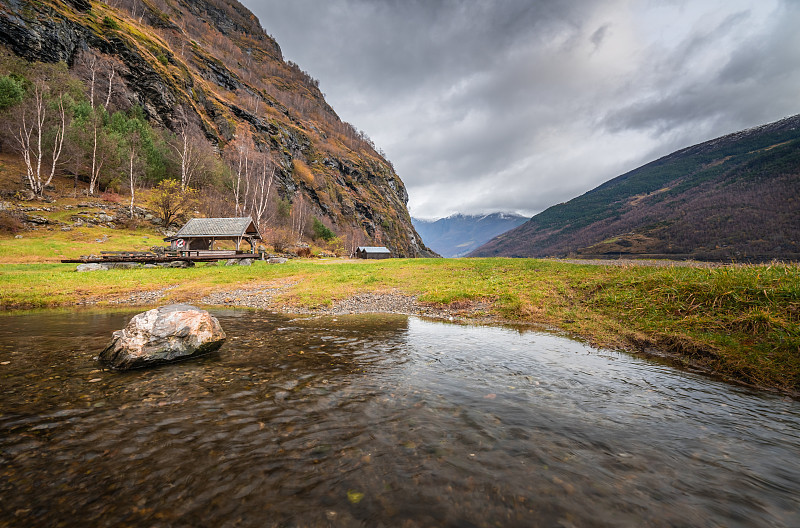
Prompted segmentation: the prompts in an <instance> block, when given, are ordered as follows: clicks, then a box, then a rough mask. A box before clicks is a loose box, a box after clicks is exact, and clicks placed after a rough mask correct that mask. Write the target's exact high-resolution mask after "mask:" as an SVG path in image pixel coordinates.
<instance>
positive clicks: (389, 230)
mask: <svg viewBox="0 0 800 528" xmlns="http://www.w3.org/2000/svg"><path fill="white" fill-rule="evenodd" d="M0 44H3V45H5V46H6V47H7V48H8V49H10V50H11V51H13V53H14V54H16V55H17V56H19V57H22V58H24V59H26V60H28V61H40V62H45V63H58V62H65V63H66V64H67V65H68V66H69V68H70V71H71V72H73V74H74V75H75V76H77V77H78V78H80V79H81V80H83V81H84V83H85V84H86V85H87V86H89V84H90V83H91V85H92V86H94V85H95V84H96V85H97V90H96V91H97V92H98V93H99V92H102V99H105V98H106V94H105V90H106V88H105V87H106V85H109V86H111V87H112V91H110V92H109V96H108V97H109V101H110V102H111V106H114V107H116V108H119V109H122V110H125V109H127V108H131V107H133V106H137V105H138V106H139V107H141V108H142V110H143V111H144V114H145V115H146V117H147V118H148V120H149V121H150V123H151V124H152V125H153V126H156V127H159V128H166V129H169V130H171V131H173V132H176V133H178V132H180V131H181V130H186V129H187V127H193V128H194V129H196V130H198V135H199V136H200V137H202V138H203V144H205V145H208V150H213V151H214V152H215V154H218V155H219V156H220V158H224V156H225V155H230V153H232V156H233V157H235V156H236V153H237V151H238V152H239V153H241V152H242V147H240V146H239V143H236V142H237V141H239V142H241V144H248V145H250V146H249V147H248V148H250V149H251V151H252V152H255V153H259V154H265V155H266V156H268V157H269V158H270V159H271V160H273V163H274V165H275V167H276V172H275V190H276V191H277V195H278V196H280V197H281V198H282V199H283V200H284V202H285V203H291V204H301V205H302V207H303V208H305V210H307V213H306V214H305V216H303V218H304V219H305V218H307V219H309V220H310V219H311V218H318V219H320V220H321V221H322V222H323V223H324V224H325V225H327V226H329V227H330V228H331V229H332V230H333V232H335V233H336V234H338V235H340V236H342V237H344V236H347V237H348V239H349V240H351V241H354V242H357V243H361V244H373V245H386V246H388V247H389V248H390V249H392V250H393V251H394V253H395V254H396V255H399V256H406V257H414V256H427V255H430V254H431V253H430V251H429V250H428V249H427V248H426V247H425V246H424V245H423V243H422V240H421V239H420V237H419V235H418V234H417V233H416V232H415V230H414V227H413V226H412V224H411V219H410V216H409V214H408V211H407V208H406V204H407V202H408V195H407V193H406V189H405V186H404V185H403V182H402V181H401V180H400V178H399V177H398V175H397V174H396V173H395V171H394V169H393V167H392V165H391V163H390V162H388V161H387V160H386V159H385V158H384V156H383V155H382V154H381V153H379V152H377V151H376V149H375V147H374V145H373V144H372V142H371V141H370V140H369V138H368V137H366V135H365V134H364V133H363V132H360V131H358V130H357V129H356V128H354V127H353V126H351V125H350V124H348V123H344V122H342V121H341V120H340V119H339V117H338V116H337V115H336V113H335V112H334V111H333V109H332V108H331V107H330V106H329V105H328V104H327V103H326V102H325V99H324V96H323V94H322V93H321V92H320V90H319V88H318V82H317V81H316V80H314V79H313V78H311V77H310V76H309V75H308V74H307V73H306V72H304V71H302V70H301V69H300V68H299V67H298V66H297V65H296V64H293V63H291V62H286V61H284V60H283V57H282V54H281V49H280V47H279V46H278V44H277V43H276V42H275V41H274V40H273V39H272V38H271V37H270V36H269V35H267V34H266V33H265V32H264V30H263V29H262V28H261V25H260V22H259V21H258V20H257V19H256V17H255V16H254V15H253V14H252V13H251V12H250V11H248V10H247V9H246V8H245V7H243V6H242V5H241V4H239V3H238V2H236V1H235V0H117V1H115V2H99V1H90V0H69V1H55V0H42V1H36V2H33V1H22V0H0ZM0 74H2V72H0ZM95 81H96V82H95ZM112 92H113V94H112ZM93 94H94V90H93ZM94 95H95V98H97V99H101V96H100V95H99V94H94ZM265 163H266V162H265ZM231 164H232V163H231ZM228 187H229V188H230V187H231V186H230V185H228ZM237 200H238V197H237ZM237 208H238V201H237ZM298 222H299V220H298Z"/></svg>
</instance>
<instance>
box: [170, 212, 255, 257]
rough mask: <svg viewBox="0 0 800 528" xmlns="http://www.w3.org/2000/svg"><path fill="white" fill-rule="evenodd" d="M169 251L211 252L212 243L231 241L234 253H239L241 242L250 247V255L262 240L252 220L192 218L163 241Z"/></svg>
mask: <svg viewBox="0 0 800 528" xmlns="http://www.w3.org/2000/svg"><path fill="white" fill-rule="evenodd" d="M164 240H165V241H166V242H169V243H170V249H171V250H173V251H181V252H187V251H191V252H195V251H197V252H203V253H206V252H213V251H215V248H214V243H215V242H220V241H232V242H233V243H234V244H236V253H239V252H241V245H242V242H247V243H248V245H249V246H250V251H249V252H250V253H255V252H256V244H257V242H258V241H259V240H262V238H261V234H260V233H259V232H258V228H257V227H256V224H255V222H253V219H252V218H250V217H249V216H248V217H244V218H192V219H191V220H189V221H188V222H186V225H185V226H183V227H182V228H181V229H180V231H178V232H177V233H175V235H173V236H171V237H167V238H165V239H164Z"/></svg>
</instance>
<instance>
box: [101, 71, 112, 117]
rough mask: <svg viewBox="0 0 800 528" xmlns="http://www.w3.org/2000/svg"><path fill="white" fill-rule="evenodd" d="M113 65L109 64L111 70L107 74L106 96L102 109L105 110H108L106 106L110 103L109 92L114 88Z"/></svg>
mask: <svg viewBox="0 0 800 528" xmlns="http://www.w3.org/2000/svg"><path fill="white" fill-rule="evenodd" d="M113 81H114V63H113V62H112V63H111V70H110V71H109V73H108V94H107V95H106V104H104V105H103V108H105V109H106V110H107V109H108V104H109V103H110V102H111V92H112V88H113V87H114V84H113Z"/></svg>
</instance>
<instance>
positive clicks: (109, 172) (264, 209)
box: [0, 52, 341, 248]
mask: <svg viewBox="0 0 800 528" xmlns="http://www.w3.org/2000/svg"><path fill="white" fill-rule="evenodd" d="M0 71H3V72H8V73H6V74H5V75H0V123H2V127H0V129H1V131H0V141H1V143H0V148H1V149H2V150H3V151H6V152H9V151H14V152H16V153H18V154H19V155H20V157H21V159H22V160H23V163H24V180H25V181H24V183H25V184H26V186H27V188H28V189H29V192H30V194H31V198H34V197H42V196H43V194H44V193H45V191H46V190H47V189H48V187H49V186H51V184H52V182H53V178H54V177H55V176H56V175H58V174H63V175H71V176H72V177H73V179H74V192H75V193H76V194H77V193H78V192H79V189H81V192H86V193H88V195H97V194H99V193H102V192H113V193H127V194H128V195H129V197H130V200H129V202H128V206H129V210H130V215H131V217H132V218H133V217H135V215H136V204H137V199H138V198H137V197H138V192H139V191H140V190H141V189H143V188H149V189H151V191H150V192H149V193H148V194H149V195H150V200H149V202H148V205H149V206H150V207H151V208H152V209H155V210H156V211H157V212H158V213H159V215H160V216H161V218H162V219H163V221H164V224H165V225H169V224H170V223H171V222H173V221H176V220H178V219H179V218H180V217H181V215H183V214H186V213H191V212H192V211H194V210H199V211H200V212H201V213H203V214H206V215H207V216H248V215H249V216H252V217H253V219H254V220H255V221H256V222H257V223H258V224H259V227H260V228H261V229H262V233H266V234H267V235H268V237H270V238H271V240H270V242H272V243H273V245H274V246H276V248H277V247H281V248H285V247H289V246H291V245H293V244H294V243H296V242H297V241H298V240H301V239H303V238H304V237H306V238H314V239H318V240H322V241H328V242H330V243H337V242H341V241H339V240H337V239H336V237H335V235H334V233H333V231H331V229H330V227H329V226H328V225H325V224H324V223H323V221H320V219H318V218H316V217H314V216H313V214H312V212H311V208H310V207H309V206H308V205H307V204H306V203H305V200H304V199H303V197H302V195H301V194H299V193H298V194H297V195H296V196H280V195H279V194H278V192H277V185H276V183H277V178H276V176H277V175H278V174H277V173H278V171H279V170H280V166H279V165H278V164H277V163H276V161H275V160H274V159H273V156H272V153H271V151H270V148H269V145H264V144H257V143H256V142H255V141H254V138H253V135H252V132H251V131H250V129H249V127H248V126H246V125H240V126H239V127H238V129H237V131H236V134H235V137H234V139H233V140H232V141H230V142H229V143H228V144H227V145H226V146H225V148H224V149H223V150H222V151H221V152H219V155H218V154H217V153H216V152H215V150H214V148H213V147H212V145H211V144H210V143H209V141H208V140H207V139H206V137H205V135H204V134H203V133H202V131H201V130H200V127H199V126H198V125H197V124H196V123H194V122H193V121H192V119H190V117H189V112H182V111H180V110H179V111H178V112H177V114H178V116H179V119H178V121H179V123H180V124H179V126H178V127H177V130H176V131H175V132H171V131H169V130H165V129H161V128H157V127H153V126H152V125H151V124H150V123H149V121H148V120H147V119H146V116H145V114H144V111H143V110H142V109H141V107H139V106H135V105H134V106H128V107H127V108H123V104H124V101H122V102H121V100H122V99H124V98H121V97H120V96H119V92H120V91H121V88H120V86H119V82H120V81H119V75H118V73H117V70H116V69H115V64H114V62H113V60H111V59H107V58H105V59H104V58H101V57H99V56H95V55H93V54H91V53H90V52H84V53H83V55H82V56H81V57H79V58H78V60H77V61H76V65H75V66H74V68H73V71H72V72H71V71H70V70H69V69H68V68H67V66H66V65H65V64H42V63H28V62H26V61H24V60H22V59H19V58H17V57H15V56H13V55H11V54H8V53H6V55H4V56H2V57H0ZM76 72H80V75H78V74H76ZM81 182H82V183H81ZM84 187H88V188H87V189H86V190H82V189H83V188H84ZM142 205H143V204H142Z"/></svg>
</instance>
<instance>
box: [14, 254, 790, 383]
mask: <svg viewBox="0 0 800 528" xmlns="http://www.w3.org/2000/svg"><path fill="white" fill-rule="evenodd" d="M74 270H75V267H74V266H72V265H65V264H24V265H23V264H3V265H0V306H1V307H2V309H3V310H16V309H30V308H45V307H68V306H84V305H96V306H117V305H135V306H151V305H156V304H164V303H168V302H192V303H197V304H205V305H218V306H242V307H253V308H263V309H268V310H273V311H279V312H291V313H319V314H322V313H325V314H336V313H351V312H364V311H375V312H395V313H408V314H418V315H425V316H431V317H439V318H446V319H453V320H462V321H473V322H481V323H490V324H499V323H517V324H518V323H523V324H535V325H545V326H547V327H551V328H557V329H560V330H563V331H566V332H568V333H569V334H571V335H575V336H579V337H582V338H584V339H586V340H588V341H589V342H591V343H592V344H594V345H597V346H601V347H608V348H616V349H625V350H629V351H633V352H636V353H640V354H646V355H652V356H659V357H667V358H669V359H670V361H672V362H673V363H675V364H678V365H681V366H684V367H687V368H692V369H698V370H702V371H705V372H711V373H715V374H716V375H719V376H721V377H724V378H726V379H730V380H735V381H737V382H740V383H745V384H748V385H751V386H756V387H761V388H767V389H770V390H776V391H781V392H783V393H789V394H798V393H800V267H798V265H796V264H774V265H763V266H736V265H730V266H717V267H705V266H698V267H692V266H670V267H663V266H662V267H652V266H641V265H636V264H631V265H621V266H604V265H599V264H598V263H595V264H583V263H567V262H561V261H556V260H531V259H415V260H402V259H396V260H388V261H387V260H385V261H351V260H342V259H331V260H294V261H290V262H288V263H286V264H280V265H269V264H267V263H264V262H257V263H255V264H254V265H253V266H198V267H195V268H188V269H131V270H109V271H102V272H89V273H76V272H75V271H74Z"/></svg>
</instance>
